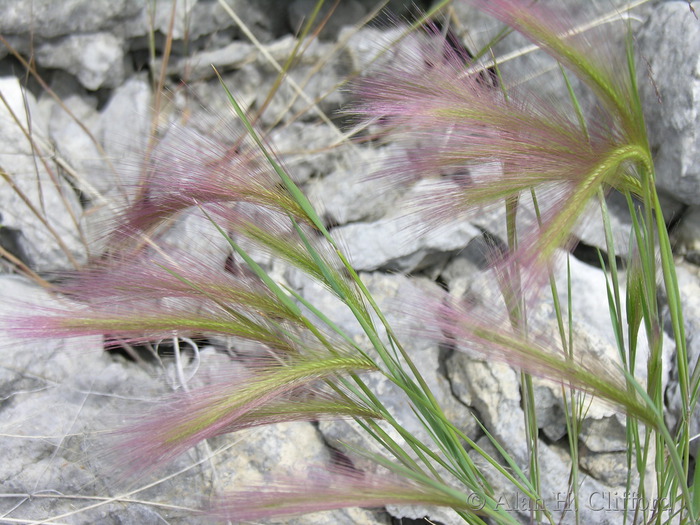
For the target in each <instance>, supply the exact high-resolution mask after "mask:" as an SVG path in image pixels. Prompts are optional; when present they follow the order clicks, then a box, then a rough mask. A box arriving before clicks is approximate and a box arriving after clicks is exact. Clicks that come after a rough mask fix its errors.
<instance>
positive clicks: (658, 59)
mask: <svg viewBox="0 0 700 525" xmlns="http://www.w3.org/2000/svg"><path fill="white" fill-rule="evenodd" d="M638 40H639V53H640V54H641V55H642V56H643V57H644V60H646V61H647V63H648V67H649V69H650V71H651V75H652V78H653V80H652V81H650V80H649V78H647V77H646V76H645V72H646V71H647V70H646V68H643V67H640V68H639V70H640V77H642V78H640V90H641V95H642V99H643V102H644V107H645V113H646V120H647V126H648V127H649V139H650V142H651V146H652V148H653V149H654V150H655V152H656V153H655V158H654V161H655V164H656V172H657V186H659V187H660V188H662V189H663V190H665V191H667V192H668V193H669V194H670V195H672V196H673V197H674V198H675V199H677V200H679V201H681V202H684V203H686V204H695V205H697V204H700V170H699V169H698V166H700V132H698V130H699V129H700V111H699V110H698V107H699V106H700V100H699V98H698V93H699V92H700V80H699V79H698V75H699V74H698V71H699V68H700V65H699V64H698V60H697V57H698V55H700V25H698V21H697V20H696V19H695V17H693V14H692V13H691V12H690V10H689V9H688V3H687V2H664V3H661V4H659V5H658V6H656V8H655V9H654V10H653V12H652V13H651V14H650V16H649V19H648V20H647V23H646V24H645V26H644V27H643V28H642V30H641V31H640V35H639V39H638ZM659 97H660V99H661V100H659Z"/></svg>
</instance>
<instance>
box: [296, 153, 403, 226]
mask: <svg viewBox="0 0 700 525" xmlns="http://www.w3.org/2000/svg"><path fill="white" fill-rule="evenodd" d="M400 153H401V152H400V151H398V152H397V151H396V148H393V147H391V146H388V147H386V148H380V149H378V150H363V151H361V152H354V151H353V152H350V153H348V154H347V155H346V156H345V158H344V159H343V160H344V162H343V164H342V165H336V166H334V168H335V169H333V170H332V171H330V172H329V174H328V175H327V176H325V177H323V178H317V179H313V180H311V181H310V182H309V184H308V185H307V188H306V193H307V196H308V197H309V200H310V201H311V203H312V204H313V205H314V207H315V208H316V210H317V211H318V212H319V213H320V214H321V215H322V216H323V217H325V218H326V219H327V220H328V222H329V223H331V224H335V225H343V224H348V223H351V222H358V221H364V222H369V221H376V220H379V219H381V218H382V217H383V216H384V215H386V214H387V213H388V212H389V210H390V209H391V207H392V205H393V204H395V203H396V201H397V200H398V199H399V198H400V197H401V195H403V193H404V192H405V191H406V189H405V188H402V187H400V186H398V185H392V184H389V183H387V182H386V181H385V180H382V179H381V178H378V177H372V176H371V174H372V173H374V167H375V166H377V165H381V164H382V162H383V161H385V160H387V159H391V158H394V157H395V155H397V154H400ZM327 173H328V172H327Z"/></svg>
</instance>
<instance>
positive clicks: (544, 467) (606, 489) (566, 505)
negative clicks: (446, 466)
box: [470, 437, 632, 525]
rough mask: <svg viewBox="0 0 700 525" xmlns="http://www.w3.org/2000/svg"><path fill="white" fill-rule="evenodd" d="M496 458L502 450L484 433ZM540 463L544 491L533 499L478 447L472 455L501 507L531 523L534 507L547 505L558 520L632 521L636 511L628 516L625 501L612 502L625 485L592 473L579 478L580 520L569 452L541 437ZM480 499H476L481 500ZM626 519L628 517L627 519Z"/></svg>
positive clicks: (485, 445)
mask: <svg viewBox="0 0 700 525" xmlns="http://www.w3.org/2000/svg"><path fill="white" fill-rule="evenodd" d="M477 444H478V445H479V446H480V447H481V448H482V449H483V450H485V451H486V452H487V453H488V454H489V455H491V456H492V457H493V458H498V452H497V451H496V449H495V447H493V445H492V444H491V442H490V441H489V440H488V439H487V438H486V437H483V438H481V439H480V440H479V442H478V443H477ZM538 447H539V464H540V471H541V473H542V476H541V495H542V499H541V500H539V501H531V500H529V499H528V498H527V497H526V496H525V495H524V494H522V493H521V492H519V491H517V490H515V489H514V488H513V486H512V485H511V484H510V483H509V482H508V481H507V480H505V478H504V477H503V476H502V475H501V474H499V473H498V472H497V471H496V470H495V468H494V467H493V466H491V465H489V464H488V463H487V462H486V460H485V459H484V458H483V457H481V456H480V455H479V454H478V453H477V452H476V451H471V452H470V455H471V457H472V459H473V460H474V462H475V463H476V464H477V465H478V466H479V468H480V471H481V472H482V473H483V474H484V475H485V477H486V479H487V480H488V482H489V484H490V485H491V486H492V487H493V489H494V498H495V500H496V502H497V504H498V505H499V508H500V509H501V510H503V511H506V512H507V513H509V514H511V515H512V516H515V517H517V518H519V520H520V522H521V523H523V524H525V523H531V522H532V521H531V520H532V516H531V511H533V510H537V509H542V508H546V509H547V510H548V511H549V512H550V513H551V514H552V520H553V522H554V523H561V524H564V525H570V524H571V525H573V524H574V523H590V524H591V525H613V524H614V525H617V524H622V523H625V522H629V520H630V518H631V516H632V513H630V515H629V516H627V517H626V518H625V516H624V507H623V504H620V505H619V506H617V507H616V506H614V505H612V504H611V505H608V503H610V502H613V500H614V499H615V498H616V497H617V496H618V495H621V494H623V493H624V492H625V489H624V484H623V485H622V486H610V485H606V484H604V483H601V482H599V481H597V480H594V479H593V478H591V477H589V476H582V477H581V478H579V489H578V490H579V502H578V509H579V513H580V517H579V521H577V520H576V516H575V514H574V504H573V497H572V495H571V494H570V493H569V492H568V491H567V488H566V487H568V486H569V482H570V480H569V476H570V470H571V461H570V459H569V457H568V454H567V453H566V452H565V451H564V450H562V449H560V448H559V447H557V446H550V445H546V444H545V443H542V442H541V441H540V443H539V445H538ZM477 501H478V500H475V502H477ZM625 519H626V521H625Z"/></svg>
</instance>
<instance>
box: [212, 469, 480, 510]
mask: <svg viewBox="0 0 700 525" xmlns="http://www.w3.org/2000/svg"><path fill="white" fill-rule="evenodd" d="M392 504H398V505H401V504H415V505H430V506H445V507H452V508H454V509H459V510H464V511H467V512H469V511H472V512H478V509H474V508H471V507H470V506H469V505H468V503H467V498H466V496H465V497H464V498H458V497H457V496H455V495H453V494H450V493H447V492H446V491H445V492H443V491H440V490H438V489H437V488H433V487H430V486H428V485H424V484H419V483H417V482H411V481H408V480H406V479H400V478H398V477H397V476H394V475H391V474H385V475H378V474H369V473H363V472H358V471H355V470H352V469H350V468H341V467H336V468H334V469H331V470H326V469H324V470H321V469H318V470H317V471H312V472H309V473H308V474H307V475H306V477H299V478H296V479H289V480H279V481H277V482H274V481H273V482H272V483H271V484H269V485H267V486H264V487H262V486H261V487H252V488H250V489H248V490H246V491H240V492H232V493H229V494H224V495H222V496H221V497H220V498H219V501H218V502H217V504H215V505H214V507H213V508H212V510H211V512H210V514H211V515H212V516H213V517H214V518H216V519H217V520H222V521H223V520H232V521H235V522H241V521H249V520H251V521H252V520H264V519H270V518H276V517H281V516H290V515H296V514H306V513H311V512H318V511H327V510H335V509H343V508H348V507H365V508H373V507H384V506H386V505H392Z"/></svg>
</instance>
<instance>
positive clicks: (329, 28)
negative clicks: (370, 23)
mask: <svg viewBox="0 0 700 525" xmlns="http://www.w3.org/2000/svg"><path fill="white" fill-rule="evenodd" d="M315 5H316V2H315V1H314V0H294V1H293V2H291V4H290V5H289V25H290V27H291V28H292V29H293V30H295V31H299V30H300V29H301V27H302V25H303V24H305V23H306V21H307V20H308V18H309V15H310V13H312V12H313V10H314V7H315ZM367 12H368V9H367V7H366V6H364V5H362V2H360V1H359V0H346V1H344V2H341V3H338V4H336V5H333V4H324V5H323V7H322V8H321V10H320V11H319V13H318V15H317V17H316V20H315V24H314V25H315V26H318V25H319V23H320V22H321V21H324V25H323V27H322V28H321V31H320V33H319V37H320V38H325V39H331V38H334V37H335V36H336V35H337V34H338V31H339V30H340V29H341V28H342V27H344V26H348V25H354V24H357V23H358V22H359V21H360V20H361V19H362V17H364V16H365V15H366V14H367ZM326 17H328V18H327V20H326Z"/></svg>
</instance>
